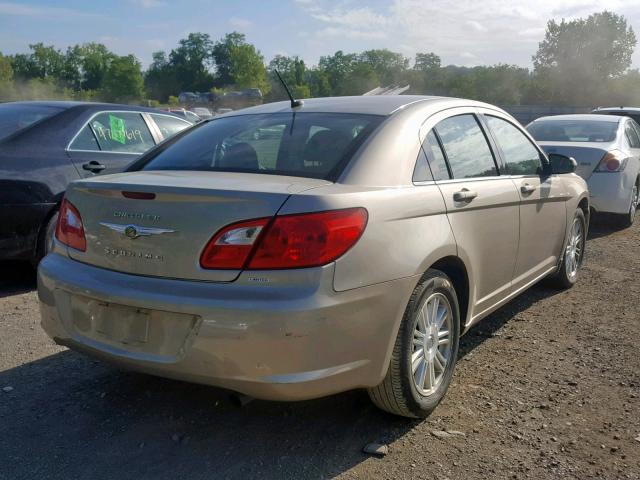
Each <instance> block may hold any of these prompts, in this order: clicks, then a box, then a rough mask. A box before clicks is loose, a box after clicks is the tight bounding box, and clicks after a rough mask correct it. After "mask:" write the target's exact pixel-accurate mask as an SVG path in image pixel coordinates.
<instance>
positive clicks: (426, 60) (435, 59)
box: [413, 52, 442, 72]
mask: <svg viewBox="0 0 640 480" xmlns="http://www.w3.org/2000/svg"><path fill="white" fill-rule="evenodd" d="M441 66H442V61H441V60H440V57H439V56H438V55H436V54H435V53H433V52H429V53H416V61H415V63H414V64H413V69H414V70H420V71H423V72H428V71H431V70H436V69H439V68H440V67H441Z"/></svg>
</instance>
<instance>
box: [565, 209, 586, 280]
mask: <svg viewBox="0 0 640 480" xmlns="http://www.w3.org/2000/svg"><path fill="white" fill-rule="evenodd" d="M584 242H585V238H584V226H583V224H582V221H581V220H580V219H579V218H575V219H574V220H573V225H572V226H571V236H570V237H569V242H568V243H567V248H566V250H565V254H564V266H565V268H566V272H567V276H568V277H569V278H572V279H573V278H575V276H576V275H577V274H578V269H579V268H580V265H581V264H582V256H583V253H584Z"/></svg>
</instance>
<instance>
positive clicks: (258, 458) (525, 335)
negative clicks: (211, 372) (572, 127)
mask: <svg viewBox="0 0 640 480" xmlns="http://www.w3.org/2000/svg"><path fill="white" fill-rule="evenodd" d="M587 255H588V258H587V261H586V265H585V268H584V269H583V271H582V273H581V278H580V280H579V283H578V285H577V286H576V287H575V288H573V289H572V290H570V291H566V292H557V291H554V290H550V289H548V288H546V287H544V286H536V287H534V288H533V289H531V290H530V291H528V292H527V293H525V294H523V295H521V296H520V297H518V298H517V299H516V300H514V301H513V302H511V303H510V304H509V305H507V306H505V307H504V308H502V309H501V310H499V311H498V312H496V313H494V314H493V315H491V316H490V317H488V318H487V319H485V320H484V321H483V322H482V323H480V324H479V325H478V326H476V327H475V328H474V329H472V330H471V331H470V332H469V333H468V334H467V335H466V336H465V337H464V338H463V340H462V346H461V352H460V361H459V364H458V367H457V370H456V374H455V377H454V382H453V384H452V386H451V389H450V390H449V393H448V395H447V397H446V399H445V401H444V402H443V403H442V404H441V405H440V407H439V408H438V409H437V410H436V411H435V412H434V413H433V414H432V415H431V417H430V418H429V419H427V420H424V421H410V420H406V419H402V418H395V417H393V416H390V415H387V414H385V413H382V412H380V411H378V410H376V409H375V408H374V407H373V406H372V405H371V404H370V403H369V401H368V398H367V396H366V394H365V393H363V392H349V393H346V394H341V395H336V396H333V397H329V398H325V399H321V400H315V401H309V402H301V403H295V404H294V403H290V404H287V403H273V402H262V401H254V402H252V403H250V404H248V405H246V406H244V407H242V408H238V407H236V406H234V405H233V403H232V402H231V401H230V400H229V393H228V392H225V391H223V390H220V389H215V388H211V387H204V386H198V385H191V384H186V383H181V382H175V381H169V380H164V379H160V378H153V377H148V376H144V375H139V374H133V373H125V372H120V371H118V370H116V369H114V368H111V367H110V366H108V365H106V364H103V363H100V362H97V361H94V360H92V359H89V358H87V357H84V356H82V355H80V354H77V353H75V352H71V351H69V350H67V349H64V348H60V347H57V346H56V345H54V344H53V343H52V342H51V341H50V340H49V339H48V338H47V337H46V336H45V334H44V333H43V332H42V331H41V330H40V327H39V314H38V308H37V296H36V293H35V292H34V287H35V284H34V282H35V281H34V278H33V273H32V272H31V271H30V270H29V269H28V268H27V267H23V266H21V265H16V264H1V265H0V272H1V273H0V479H7V480H9V479H11V480H14V479H23V478H24V479H27V478H28V479H42V478H47V479H49V478H61V479H80V478H87V479H91V480H98V479H107V478H109V479H112V478H117V479H128V478H136V479H140V478H153V479H164V478H170V479H175V478H188V479H200V478H243V479H246V478H255V477H262V478H305V479H306V478H314V479H320V478H334V477H337V478H343V479H348V478H389V479H391V478H393V479H396V478H412V479H414V478H433V477H434V476H437V477H438V478H449V479H464V480H470V479H474V478H479V479H484V478H500V479H502V478H535V479H544V478H553V479H557V478H571V479H580V480H584V479H590V478H593V479H613V478H616V479H617V478H635V479H640V408H639V406H640V355H639V351H638V344H639V341H638V339H639V338H640V300H639V297H640V222H638V223H636V225H635V226H634V228H632V229H629V230H623V231H617V230H615V229H613V228H611V227H608V226H607V225H604V224H602V225H598V224H596V225H594V226H592V231H591V235H590V239H589V241H588V245H587ZM369 442H377V443H382V444H385V445H387V446H388V454H387V455H386V456H383V457H381V458H379V457H374V456H370V455H366V454H364V453H362V448H363V447H364V446H365V445H366V444H368V443H369Z"/></svg>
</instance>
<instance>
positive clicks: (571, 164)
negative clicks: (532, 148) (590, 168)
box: [545, 153, 578, 174]
mask: <svg viewBox="0 0 640 480" xmlns="http://www.w3.org/2000/svg"><path fill="white" fill-rule="evenodd" d="M547 158H548V159H549V163H547V164H546V165H545V173H547V174H563V173H573V172H575V171H576V168H578V162H576V160H575V158H573V157H567V156H565V155H560V154H559V153H550V154H548V155H547Z"/></svg>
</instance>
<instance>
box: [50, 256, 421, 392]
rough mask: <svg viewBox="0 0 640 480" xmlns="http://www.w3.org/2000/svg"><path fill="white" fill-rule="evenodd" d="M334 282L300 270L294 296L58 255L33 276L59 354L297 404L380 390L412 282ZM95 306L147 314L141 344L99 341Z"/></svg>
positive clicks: (283, 290)
mask: <svg viewBox="0 0 640 480" xmlns="http://www.w3.org/2000/svg"><path fill="white" fill-rule="evenodd" d="M294 272H296V271H294ZM333 273H334V266H333V265H328V266H325V267H323V268H317V269H307V270H306V271H305V270H299V271H297V272H296V273H292V275H294V276H295V275H300V282H298V283H299V285H301V286H300V287H297V288H296V287H295V286H287V287H283V286H279V285H264V284H258V285H256V284H250V283H247V282H243V278H242V276H241V277H240V278H239V279H238V280H237V281H236V282H233V283H210V282H192V281H184V280H172V279H161V278H149V277H140V276H135V275H130V274H123V273H118V272H113V271H109V270H104V269H101V268H96V267H92V266H89V265H85V264H82V263H79V262H76V261H74V260H71V259H69V258H67V257H64V256H62V255H59V254H55V253H54V254H50V255H48V256H47V257H46V258H45V259H44V260H43V261H42V262H41V264H40V267H39V270H38V294H39V297H40V305H41V314H42V327H43V328H44V330H45V331H46V332H47V334H48V335H49V336H51V337H52V338H53V339H54V340H55V341H56V342H57V343H59V344H61V345H66V346H68V347H70V348H72V349H76V350H80V351H83V352H85V353H88V354H91V355H94V356H97V357H100V358H102V359H105V360H108V361H111V362H114V363H118V364H120V365H122V366H124V367H127V368H131V369H134V370H139V371H143V372H146V373H151V374H155V375H159V376H165V377H170V378H175V379H180V380H185V381H191V382H196V383H204V384H211V385H217V386H221V387H224V388H229V389H231V390H236V391H239V392H242V393H244V394H247V395H251V396H254V397H256V398H263V399H269V400H303V399H308V398H316V397H321V396H325V395H329V394H333V393H337V392H341V391H345V390H350V389H354V388H360V387H370V386H374V385H377V384H379V383H380V381H381V380H382V378H383V377H384V375H385V373H386V368H387V365H388V363H389V357H390V353H391V349H392V346H393V343H394V341H395V336H396V333H397V329H398V326H399V323H400V320H401V318H402V315H403V312H404V309H405V306H406V304H407V302H408V299H409V296H410V294H411V291H412V290H413V288H414V286H415V284H416V283H417V281H418V278H419V277H408V278H404V279H399V280H395V281H391V282H386V283H381V284H377V285H372V286H368V287H363V288H357V289H353V290H348V291H345V292H335V291H334V290H333V287H332V285H333ZM310 279H312V280H314V279H315V280H316V281H312V282H309V280H310ZM276 283H277V282H276ZM294 283H296V282H294ZM305 285H306V286H305ZM78 305H80V306H78ZM96 305H98V306H96ZM100 305H103V306H104V305H109V306H108V307H105V308H107V311H111V312H122V310H120V311H119V310H118V309H119V308H120V307H119V306H128V307H135V308H134V309H133V310H131V311H135V309H144V310H140V311H148V310H151V311H152V312H153V313H152V314H151V316H150V317H149V318H150V320H149V325H148V338H147V339H146V343H138V344H135V345H134V344H126V343H123V342H120V341H119V340H114V339H113V338H111V337H108V334H104V333H101V332H98V330H103V331H104V330H105V328H102V327H100V328H97V329H96V328H95V325H94V323H95V322H96V318H97V317H98V316H99V315H97V314H95V312H96V310H95V309H96V308H103V307H101V306H100ZM112 306H113V310H109V309H111V308H112ZM92 309H93V310H92ZM110 315H112V316H113V313H110ZM126 316H127V315H126V314H125V315H124V316H123V315H122V314H121V313H118V314H117V318H118V320H113V322H122V320H121V319H122V318H123V317H125V318H126ZM113 318H116V317H115V316H114V317H113ZM107 320H109V321H110V320H112V319H107ZM103 323H104V322H103Z"/></svg>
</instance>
